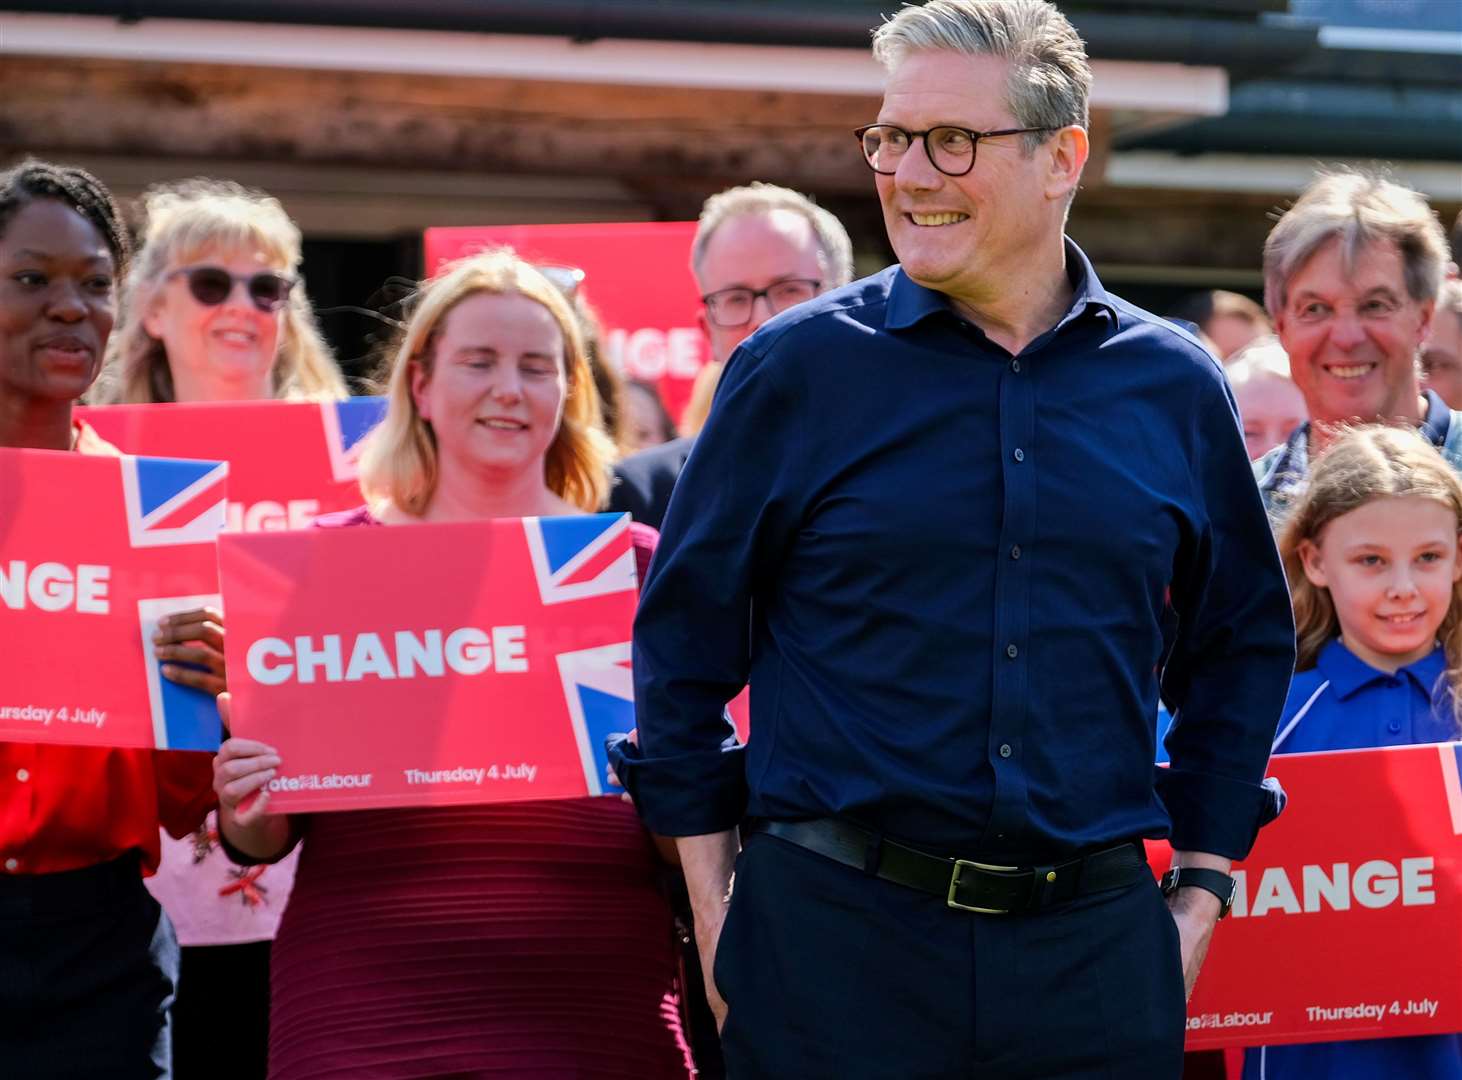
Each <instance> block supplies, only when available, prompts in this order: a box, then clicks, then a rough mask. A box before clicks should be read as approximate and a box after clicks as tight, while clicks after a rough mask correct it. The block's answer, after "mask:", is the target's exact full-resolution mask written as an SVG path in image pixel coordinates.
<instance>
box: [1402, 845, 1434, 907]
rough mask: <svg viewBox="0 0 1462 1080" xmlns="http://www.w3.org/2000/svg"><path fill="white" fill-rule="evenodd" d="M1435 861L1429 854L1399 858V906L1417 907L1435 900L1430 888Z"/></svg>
mask: <svg viewBox="0 0 1462 1080" xmlns="http://www.w3.org/2000/svg"><path fill="white" fill-rule="evenodd" d="M1434 866H1435V861H1434V860H1433V859H1432V857H1431V856H1430V855H1426V856H1421V857H1418V858H1415V859H1402V860H1401V906H1402V907H1418V906H1425V905H1427V904H1435V903H1436V902H1437V894H1436V892H1435V891H1434V889H1433V888H1432V870H1433V868H1434Z"/></svg>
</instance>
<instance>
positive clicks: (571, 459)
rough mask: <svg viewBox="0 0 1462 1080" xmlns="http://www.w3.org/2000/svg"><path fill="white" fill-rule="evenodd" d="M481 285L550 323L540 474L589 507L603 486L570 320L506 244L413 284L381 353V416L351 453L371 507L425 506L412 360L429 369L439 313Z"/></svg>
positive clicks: (427, 453)
mask: <svg viewBox="0 0 1462 1080" xmlns="http://www.w3.org/2000/svg"><path fill="white" fill-rule="evenodd" d="M483 292H485V293H518V294H520V295H522V296H526V297H527V298H528V299H529V300H533V301H536V302H537V303H539V304H542V305H543V306H544V307H546V308H547V309H548V311H549V314H551V315H552V316H553V318H554V321H555V322H557V323H558V327H559V330H560V332H561V333H562V334H563V344H564V358H563V364H564V372H565V374H566V376H567V381H568V390H567V394H566V397H565V399H564V410H563V419H562V421H560V423H559V428H558V432H557V433H556V434H555V435H554V437H553V442H552V443H551V444H549V447H548V453H547V455H546V456H545V460H544V469H543V474H544V475H543V479H544V483H545V484H546V485H547V487H548V489H549V490H550V491H552V492H553V493H554V494H555V495H557V496H559V498H561V499H563V500H565V501H566V502H570V503H573V504H574V505H575V506H577V507H578V508H579V509H580V510H583V511H585V512H587V513H593V512H594V511H596V510H598V509H600V508H601V507H602V506H603V505H604V502H605V499H606V498H607V496H608V494H609V465H610V462H612V461H613V460H614V444H613V443H611V442H610V441H609V437H608V436H607V435H606V434H605V433H604V429H603V418H602V416H601V413H600V409H599V393H598V391H597V390H596V389H595V388H594V376H593V373H592V372H591V371H590V370H589V361H588V357H587V355H586V354H585V352H584V340H583V336H582V335H581V333H580V330H579V321H578V319H577V317H576V316H575V315H574V312H573V309H572V308H571V307H569V303H568V301H567V300H566V299H564V295H563V293H561V292H560V291H559V290H558V289H557V288H556V287H555V286H554V285H552V284H551V283H550V282H549V281H548V279H547V278H545V277H544V276H543V275H542V274H540V273H539V272H538V271H537V270H536V269H534V268H533V266H532V265H530V264H529V263H526V262H524V261H523V260H522V259H520V258H518V257H517V256H516V255H514V254H513V253H512V252H511V251H508V250H506V249H499V250H495V251H489V252H484V253H482V254H480V255H471V256H468V257H467V258H465V259H460V260H458V261H457V262H454V263H450V264H448V265H447V266H444V267H443V268H442V269H441V270H440V271H439V272H438V273H437V274H436V276H435V277H433V278H432V279H431V280H430V281H427V282H426V283H424V284H423V285H422V288H421V291H420V293H418V294H417V296H416V298H415V304H414V310H413V311H412V313H411V317H410V319H409V320H408V321H407V323H406V328H405V330H404V331H403V333H402V339H401V343H400V345H399V346H398V347H397V349H396V355H395V359H394V360H393V361H392V362H391V373H390V376H389V381H388V384H387V389H386V399H387V404H386V417H385V419H384V420H382V421H381V423H380V426H379V427H377V428H376V430H375V431H373V432H372V433H371V434H370V435H369V436H368V437H367V442H366V446H365V449H364V450H363V451H362V454H361V461H360V489H361V493H362V494H363V495H364V496H365V498H366V501H367V502H369V503H371V504H372V505H373V506H376V507H380V506H381V505H383V504H386V503H389V504H391V505H394V506H396V507H397V508H398V509H401V510H404V511H406V512H407V513H410V514H415V515H417V516H420V515H421V514H423V513H425V511H426V508H427V505H428V504H429V503H430V502H431V497H432V494H433V493H434V492H435V491H436V486H437V468H438V465H437V440H436V433H435V432H433V431H432V428H431V425H430V424H429V423H427V422H426V421H425V420H423V419H422V417H421V413H420V412H419V411H418V410H417V407H416V399H415V398H414V397H413V396H412V393H411V372H412V368H413V367H415V366H416V365H420V366H421V367H422V368H423V369H424V370H425V371H427V372H430V370H431V366H432V363H433V362H434V360H435V355H434V353H435V350H436V342H437V337H438V331H439V330H440V328H441V325H442V320H443V319H445V318H446V317H447V313H448V312H450V311H451V310H452V308H454V307H455V306H456V305H457V304H458V303H460V302H461V301H462V300H465V299H466V298H467V297H469V296H472V295H474V294H476V293H483Z"/></svg>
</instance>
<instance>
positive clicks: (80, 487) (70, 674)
mask: <svg viewBox="0 0 1462 1080" xmlns="http://www.w3.org/2000/svg"><path fill="white" fill-rule="evenodd" d="M227 477H228V466H227V465H225V464H222V463H220V462H216V461H179V460H168V459H158V458H142V457H102V456H91V455H85V454H75V453H58V452H55V451H48V450H12V449H0V641H3V642H4V646H3V649H0V741H8V742H45V743H69V744H76V745H91V746H116V747H131V748H157V749H160V750H215V749H217V748H218V742H219V734H220V728H219V719H218V709H217V707H216V706H215V705H214V701H213V697H212V695H209V694H204V693H202V692H200V691H197V690H192V689H189V688H187V687H183V686H179V685H177V684H176V683H173V682H169V681H168V680H167V679H164V678H163V677H162V673H161V663H160V662H159V661H158V659H157V656H156V654H155V652H154V651H153V645H152V635H153V632H154V631H155V630H156V629H157V621H158V619H159V618H160V617H161V616H163V615H166V614H168V613H170V612H174V611H186V610H189V609H191V608H196V607H200V606H201V605H203V604H216V603H218V584H217V582H218V572H217V564H216V562H215V557H214V539H215V537H216V536H217V535H218V532H219V529H220V528H221V527H222V526H223V520H224V504H225V484H226V481H227Z"/></svg>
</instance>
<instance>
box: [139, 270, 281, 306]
mask: <svg viewBox="0 0 1462 1080" xmlns="http://www.w3.org/2000/svg"><path fill="white" fill-rule="evenodd" d="M179 276H182V277H186V278H187V279H188V292H190V293H192V295H193V299H194V300H197V301H198V303H200V304H202V305H204V306H205V307H217V306H218V305H219V304H221V303H223V302H224V301H225V300H227V299H228V298H229V295H230V294H231V293H232V292H233V291H234V285H235V284H237V283H242V285H243V286H244V291H245V292H247V293H248V294H249V299H250V300H252V301H253V302H254V306H255V307H256V308H258V309H259V310H260V311H267V312H271V313H272V312H275V311H278V310H279V309H280V308H282V307H283V306H284V305H285V304H287V303H289V294H290V293H291V292H293V291H294V287H295V284H296V279H295V278H292V277H287V276H285V275H284V274H276V273H274V272H273V271H272V270H263V271H260V272H259V273H257V274H231V273H229V272H228V271H227V270H225V269H224V268H223V267H221V266H184V267H180V268H179V269H177V270H174V271H173V272H172V273H170V274H168V277H169V278H175V277H179Z"/></svg>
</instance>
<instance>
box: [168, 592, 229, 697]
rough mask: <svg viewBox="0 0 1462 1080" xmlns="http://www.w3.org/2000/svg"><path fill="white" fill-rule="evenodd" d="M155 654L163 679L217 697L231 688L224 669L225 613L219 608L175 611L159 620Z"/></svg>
mask: <svg viewBox="0 0 1462 1080" xmlns="http://www.w3.org/2000/svg"><path fill="white" fill-rule="evenodd" d="M152 644H153V651H154V652H156V653H157V658H158V659H159V660H163V661H166V663H164V664H163V666H162V673H163V677H164V678H167V679H170V680H171V681H173V682H175V683H177V684H178V685H179V686H191V687H193V688H194V689H197V690H202V691H203V692H204V693H206V694H212V695H213V696H214V697H217V696H218V695H219V694H221V693H223V691H225V690H227V689H228V675H227V673H226V672H225V670H224V666H223V613H222V612H220V611H219V610H218V609H217V608H195V609H194V610H192V611H175V612H173V614H171V615H164V616H163V617H162V618H161V619H158V620H157V632H156V633H155V634H153V635H152Z"/></svg>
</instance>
